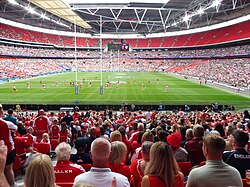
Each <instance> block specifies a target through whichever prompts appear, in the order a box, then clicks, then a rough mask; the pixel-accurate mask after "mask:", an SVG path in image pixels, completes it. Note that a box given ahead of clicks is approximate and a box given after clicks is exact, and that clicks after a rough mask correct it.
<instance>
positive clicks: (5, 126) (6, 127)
mask: <svg viewBox="0 0 250 187" xmlns="http://www.w3.org/2000/svg"><path fill="white" fill-rule="evenodd" d="M2 116H3V107H2V105H1V104H0V129H1V133H0V140H3V141H4V143H5V145H6V146H7V148H8V154H7V159H6V165H5V170H4V174H5V176H6V179H7V180H8V183H9V184H10V185H14V183H15V177H14V172H13V169H12V166H13V163H14V161H15V157H16V154H15V146H14V141H13V138H12V136H11V134H12V132H15V131H16V130H17V126H16V125H14V124H13V123H12V122H10V121H5V120H3V119H1V117H2Z"/></svg>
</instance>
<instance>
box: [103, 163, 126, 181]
mask: <svg viewBox="0 0 250 187" xmlns="http://www.w3.org/2000/svg"><path fill="white" fill-rule="evenodd" d="M107 167H108V168H110V169H111V171H113V172H116V173H120V174H122V175H124V176H126V177H127V178H128V180H130V178H131V173H130V170H129V167H128V166H127V165H125V164H124V163H122V164H112V163H109V162H108V164H107Z"/></svg>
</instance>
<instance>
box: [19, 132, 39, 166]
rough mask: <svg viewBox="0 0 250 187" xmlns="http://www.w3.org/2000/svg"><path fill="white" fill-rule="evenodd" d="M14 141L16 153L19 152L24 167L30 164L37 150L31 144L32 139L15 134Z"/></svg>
mask: <svg viewBox="0 0 250 187" xmlns="http://www.w3.org/2000/svg"><path fill="white" fill-rule="evenodd" d="M14 143H15V148H16V154H18V155H19V156H20V158H21V161H22V167H26V166H28V165H29V163H30V161H31V160H32V158H34V157H35V153H36V152H35V151H34V149H33V147H32V146H31V144H30V141H29V139H28V138H27V137H21V136H16V133H15V135H14Z"/></svg>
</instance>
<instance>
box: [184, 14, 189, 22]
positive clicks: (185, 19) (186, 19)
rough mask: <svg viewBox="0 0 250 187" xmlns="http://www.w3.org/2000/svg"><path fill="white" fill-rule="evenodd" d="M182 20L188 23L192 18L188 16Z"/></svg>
mask: <svg viewBox="0 0 250 187" xmlns="http://www.w3.org/2000/svg"><path fill="white" fill-rule="evenodd" d="M182 20H183V21H185V22H188V21H189V20H190V16H189V15H187V14H186V15H185V16H184V17H183V19H182Z"/></svg>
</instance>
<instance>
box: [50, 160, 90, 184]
mask: <svg viewBox="0 0 250 187" xmlns="http://www.w3.org/2000/svg"><path fill="white" fill-rule="evenodd" d="M54 172H55V176H56V183H72V184H73V182H74V179H75V177H76V176H77V175H80V174H82V173H84V172H85V170H84V169H83V167H82V166H80V165H77V164H74V163H72V162H70V161H68V160H59V161H57V163H56V166H55V167H54Z"/></svg>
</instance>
